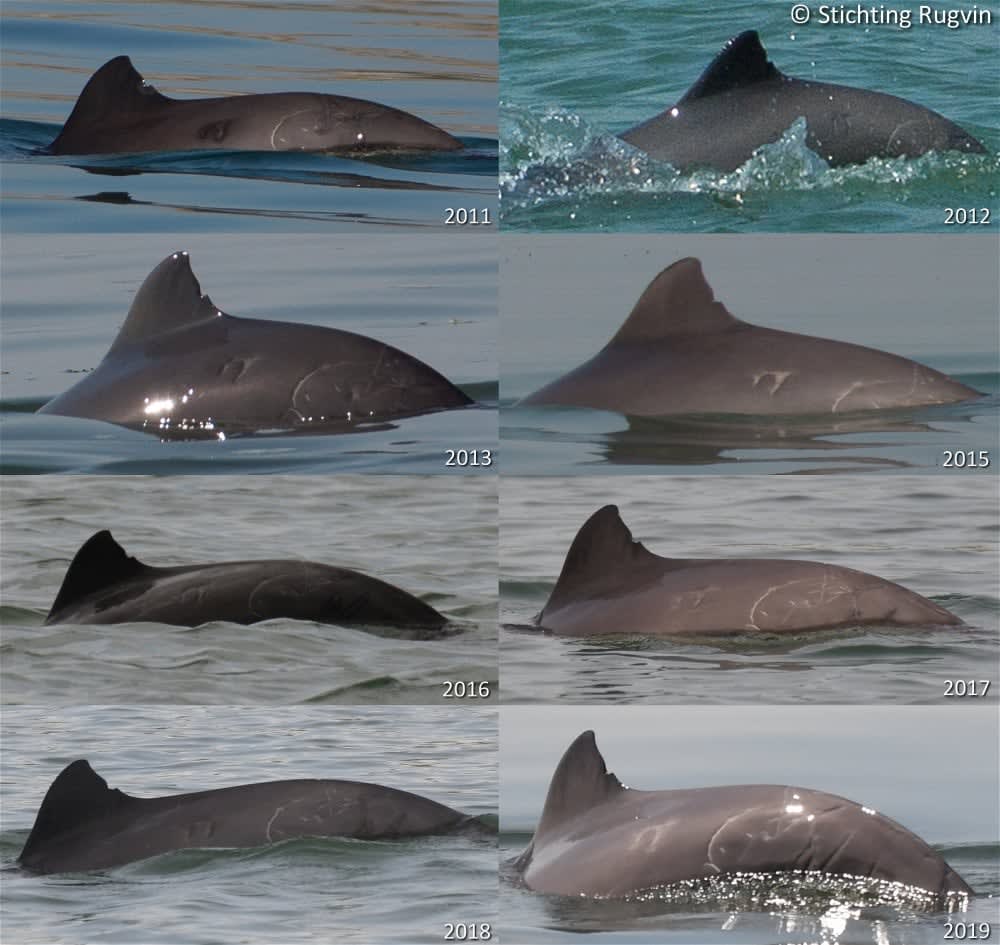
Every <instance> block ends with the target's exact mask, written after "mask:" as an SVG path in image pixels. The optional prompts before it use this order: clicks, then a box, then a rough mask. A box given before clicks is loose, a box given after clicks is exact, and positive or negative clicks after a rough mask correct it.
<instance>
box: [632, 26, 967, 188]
mask: <svg viewBox="0 0 1000 945" xmlns="http://www.w3.org/2000/svg"><path fill="white" fill-rule="evenodd" d="M797 118H804V119H805V121H806V132H807V134H806V144H807V145H808V147H809V148H810V149H811V150H812V151H814V152H816V153H817V154H818V155H819V156H820V157H822V158H823V159H824V160H825V161H827V162H828V163H829V164H830V165H831V166H834V167H836V166H840V165H844V164H863V163H864V162H865V161H868V160H869V159H871V158H875V157H881V158H896V157H910V158H912V157H918V156H919V155H922V154H926V153H927V152H928V151H959V152H962V153H966V154H984V153H985V152H986V148H985V147H984V146H983V144H982V143H981V142H980V141H978V140H976V139H975V138H974V137H973V136H972V135H970V134H968V133H967V132H966V131H964V130H963V129H962V128H960V127H959V126H958V125H956V124H955V123H954V122H952V121H949V120H948V119H947V118H945V117H943V116H942V115H939V114H937V112H933V111H931V110H930V109H929V108H924V107H923V106H921V105H916V104H914V103H913V102H908V101H906V100H905V99H901V98H897V97H896V96H894V95H886V94H885V93H882V92H871V91H868V90H866V89H856V88H850V87H848V86H843V85H833V84H830V83H826V82H813V81H806V80H802V79H794V78H791V77H789V76H786V75H783V74H782V73H781V72H779V71H778V70H777V69H776V68H775V67H774V65H773V64H772V63H771V62H770V61H769V59H768V57H767V52H766V51H765V49H764V47H763V46H762V45H761V42H760V38H759V37H758V35H757V33H756V32H754V31H752V30H750V31H747V32H745V33H741V34H740V35H739V36H736V37H735V38H733V39H731V40H729V42H728V43H726V45H725V47H724V48H723V50H722V52H720V53H719V55H718V56H716V58H715V59H714V60H713V61H712V63H711V64H710V65H709V66H708V68H707V69H706V70H705V71H704V72H703V73H702V75H701V77H700V78H699V79H698V81H697V82H696V83H695V84H694V85H693V86H692V87H691V88H690V89H689V90H688V91H687V93H686V94H685V95H684V96H683V97H682V98H681V99H680V100H679V101H678V102H676V104H674V105H672V106H671V107H670V108H668V109H666V110H665V111H663V112H661V113H660V114H659V115H656V116H654V117H653V118H650V119H649V120H648V121H644V122H642V123H641V124H639V125H636V126H635V127H634V128H630V129H629V130H628V131H625V132H622V134H621V135H620V137H621V138H622V139H624V140H625V141H627V142H628V143H629V144H632V145H634V146H635V147H637V148H640V149H641V150H643V151H645V152H646V153H647V154H649V155H650V156H651V157H654V158H656V159H657V160H661V161H667V162H669V163H670V164H672V165H674V166H675V167H677V168H678V169H679V170H681V171H688V170H691V169H692V168H695V167H699V166H705V167H713V168H717V169H718V170H722V171H732V170H735V169H736V168H737V167H739V166H740V165H742V164H744V163H745V162H746V161H747V160H748V159H749V158H750V157H751V155H752V154H753V153H754V151H755V150H756V149H757V148H759V147H761V146H762V145H765V144H771V143H773V142H775V141H777V140H778V139H779V138H780V137H781V136H782V134H784V132H786V131H787V130H788V129H789V128H790V127H791V125H792V124H793V123H794V122H795V120H796V119H797Z"/></svg>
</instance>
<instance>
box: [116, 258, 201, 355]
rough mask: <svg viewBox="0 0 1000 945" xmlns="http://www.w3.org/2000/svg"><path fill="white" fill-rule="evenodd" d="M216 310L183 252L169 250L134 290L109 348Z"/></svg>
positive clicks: (156, 333) (198, 318) (140, 338)
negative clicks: (135, 290)
mask: <svg viewBox="0 0 1000 945" xmlns="http://www.w3.org/2000/svg"><path fill="white" fill-rule="evenodd" d="M218 314H219V310H218V309H217V308H216V307H215V305H213V304H212V300H211V299H210V298H209V297H208V296H207V295H202V294H201V286H200V285H199V284H198V280H197V279H196V278H195V275H194V273H193V272H192V271H191V260H190V258H189V257H188V254H187V253H184V252H179V253H173V254H171V255H170V256H168V257H167V258H166V259H164V260H163V262H161V263H160V264H159V265H158V266H157V267H156V268H155V269H154V270H153V271H152V272H151V273H150V274H149V275H148V276H146V279H145V281H144V282H143V284H142V285H141V286H139V291H138V292H136V294H135V298H134V299H133V300H132V306H131V308H129V310H128V316H127V317H126V318H125V324H124V325H122V327H121V331H119V332H118V337H117V338H115V341H114V344H113V345H112V346H111V349H110V350H111V351H114V350H115V348H118V347H121V346H123V345H129V344H136V343H138V342H143V341H147V340H148V339H150V338H152V337H154V336H156V335H160V334H162V333H163V332H166V331H172V330H174V329H176V328H183V327H185V326H187V325H191V324H194V323H195V322H200V321H204V320H205V319H207V318H214V317H215V316H217V315H218Z"/></svg>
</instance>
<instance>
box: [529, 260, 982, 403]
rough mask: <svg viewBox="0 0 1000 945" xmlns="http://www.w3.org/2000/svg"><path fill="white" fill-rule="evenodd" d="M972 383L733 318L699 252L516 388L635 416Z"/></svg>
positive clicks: (965, 390)
mask: <svg viewBox="0 0 1000 945" xmlns="http://www.w3.org/2000/svg"><path fill="white" fill-rule="evenodd" d="M978 396H980V392H979V391H977V390H974V389H973V388H971V387H967V386H966V385H965V384H961V383H959V382H958V381H955V380H953V379H952V378H950V377H948V376H947V375H946V374H942V373H941V372H940V371H935V370H934V369H933V368H929V367H926V366H925V365H923V364H918V363H917V362H916V361H910V360H909V359H908V358H903V357H900V356H899V355H895V354H889V353H888V352H885V351H877V350H876V349H874V348H865V347H862V346H861V345H855V344H849V343H847V342H843V341H831V340H828V339H826V338H814V337H812V336H811V335H799V334H795V333H794V332H790V331H778V330H776V329H773V328H761V327H759V326H757V325H751V324H749V323H748V322H743V321H740V320H739V319H738V318H734V317H733V316H732V315H731V314H730V313H729V312H728V311H727V309H726V307H725V306H724V305H723V304H722V303H721V302H716V301H715V296H714V295H713V293H712V287H711V286H710V285H709V284H708V283H707V282H706V281H705V276H704V275H703V273H702V270H701V263H700V262H699V261H698V260H697V259H691V258H689V259H682V260H680V261H679V262H676V263H674V264H673V265H672V266H669V267H668V268H666V269H664V270H663V272H661V273H660V274H659V275H658V276H657V277H656V278H655V279H654V280H653V281H652V282H651V283H650V284H649V286H648V288H647V289H646V291H645V292H643V293H642V296H641V297H640V298H639V301H638V302H636V304H635V308H633V309H632V312H631V313H630V314H629V316H628V318H627V319H626V320H625V323H624V324H623V325H622V326H621V328H619V329H618V333H617V334H616V335H615V336H614V337H613V338H612V339H611V341H609V342H608V343H607V344H606V345H605V346H604V348H602V349H601V350H600V351H599V352H598V353H597V354H596V355H594V357H592V358H591V359H590V360H589V361H587V362H585V363H584V364H582V365H580V366H579V367H578V368H576V369H574V370H572V371H570V372H569V373H568V374H566V375H564V376H563V377H560V378H558V379H557V380H555V381H553V382H552V383H551V384H548V385H546V386H545V387H543V388H542V389H541V390H538V391H535V392H534V393H533V394H531V395H529V396H528V397H526V398H524V400H522V401H521V403H522V404H526V405H532V404H555V405H566V406H578V407H594V408H597V409H600V410H614V411H617V412H618V413H623V414H628V415H631V416H639V417H658V416H659V417H662V416H669V415H672V414H673V415H679V414H749V415H758V416H766V415H771V416H775V415H786V416H787V415H793V414H803V415H805V414H809V415H819V414H827V415H830V414H838V415H839V414H849V413H853V412H856V411H867V410H887V409H893V408H902V407H922V406H928V405H931V404H948V403H955V402H958V401H962V400H968V399H970V398H973V397H978Z"/></svg>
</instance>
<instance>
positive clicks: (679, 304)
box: [609, 257, 742, 346]
mask: <svg viewBox="0 0 1000 945" xmlns="http://www.w3.org/2000/svg"><path fill="white" fill-rule="evenodd" d="M741 324H742V322H740V321H739V319H737V318H734V317H733V316H732V315H731V314H730V313H729V311H728V310H727V309H726V307H725V305H723V304H722V303H721V302H716V301H715V295H714V293H713V292H712V287H711V286H710V285H709V284H708V282H707V281H706V280H705V275H704V273H703V272H702V271H701V262H700V261H699V260H697V259H694V258H692V257H688V258H687V259H681V260H678V261H677V262H675V263H674V264H673V265H672V266H668V267H667V268H666V269H664V270H663V272H661V273H660V274H659V275H658V276H657V277H656V278H655V279H654V280H653V281H652V282H650V284H649V285H648V286H647V287H646V291H645V292H643V293H642V295H641V296H639V301H638V302H636V303H635V307H634V308H633V309H632V311H631V312H630V313H629V316H628V318H626V319H625V322H624V324H623V325H622V327H621V328H619V329H618V333H617V334H616V335H615V336H614V338H612V339H611V341H610V342H609V346H610V345H616V344H630V343H631V344H635V343H646V342H650V341H659V340H662V339H665V338H670V337H675V336H678V335H703V334H704V335H707V334H714V333H715V332H719V331H725V330H727V329H729V328H734V327H736V326H738V325H741Z"/></svg>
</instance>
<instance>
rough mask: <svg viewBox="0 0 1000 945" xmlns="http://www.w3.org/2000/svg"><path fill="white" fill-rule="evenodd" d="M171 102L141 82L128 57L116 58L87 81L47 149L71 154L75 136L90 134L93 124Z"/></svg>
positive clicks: (139, 112) (133, 114)
mask: <svg viewBox="0 0 1000 945" xmlns="http://www.w3.org/2000/svg"><path fill="white" fill-rule="evenodd" d="M170 101H171V99H169V98H167V96H165V95H161V94H160V93H159V92H157V91H156V89H154V88H153V86H151V85H147V84H146V83H145V82H144V81H143V78H142V76H141V75H139V73H138V72H136V69H135V66H133V65H132V60H131V59H129V57H128V56H116V57H115V58H114V59H109V60H108V61H107V62H106V63H104V65H103V66H101V68H100V69H98V70H97V72H95V73H94V74H93V75H92V76H91V77H90V79H89V80H88V81H87V84H86V85H85V86H84V87H83V91H82V92H81V93H80V96H79V98H77V100H76V104H75V105H74V106H73V111H72V112H70V115H69V118H67V119H66V124H65V125H63V127H62V131H60V132H59V135H58V136H57V137H56V139H55V141H53V142H52V144H51V145H50V148H51V149H52V150H53V151H55V152H56V153H59V152H60V151H71V150H72V149H73V141H74V138H75V137H76V135H77V134H81V133H89V132H90V131H92V129H93V128H94V126H95V125H100V124H103V123H104V122H106V121H107V120H108V119H109V118H111V117H112V116H115V115H129V116H133V117H134V116H136V115H141V114H142V113H143V112H148V111H150V110H152V109H156V108H159V107H161V106H162V105H165V104H167V103H169V102H170Z"/></svg>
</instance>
